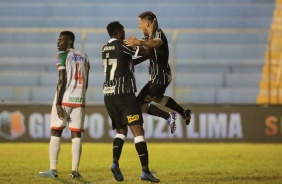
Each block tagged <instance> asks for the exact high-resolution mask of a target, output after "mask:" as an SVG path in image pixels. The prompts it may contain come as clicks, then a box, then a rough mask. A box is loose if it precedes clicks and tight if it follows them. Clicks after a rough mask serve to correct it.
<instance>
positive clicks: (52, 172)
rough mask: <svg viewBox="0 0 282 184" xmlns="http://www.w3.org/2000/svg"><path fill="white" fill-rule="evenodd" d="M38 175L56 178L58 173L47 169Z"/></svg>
mask: <svg viewBox="0 0 282 184" xmlns="http://www.w3.org/2000/svg"><path fill="white" fill-rule="evenodd" d="M38 175H39V176H42V177H46V178H58V173H57V171H56V170H47V171H44V172H39V173H38Z"/></svg>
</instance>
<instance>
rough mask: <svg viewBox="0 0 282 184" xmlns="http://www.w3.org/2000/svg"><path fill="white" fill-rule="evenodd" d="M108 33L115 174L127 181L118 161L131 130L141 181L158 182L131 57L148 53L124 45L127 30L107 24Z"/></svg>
mask: <svg viewBox="0 0 282 184" xmlns="http://www.w3.org/2000/svg"><path fill="white" fill-rule="evenodd" d="M107 31H108V34H109V36H110V40H109V41H108V43H106V44H105V45H104V46H103V48H102V59H103V65H104V74H105V80H104V86H103V91H104V102H105V106H106V109H107V111H108V114H109V116H110V118H111V120H112V129H113V130H114V129H115V130H116V132H117V134H116V136H115V138H114V140H113V163H112V165H111V171H112V174H113V176H114V178H115V180H117V181H124V177H123V175H122V173H121V171H120V168H119V158H120V155H121V152H122V148H123V144H124V139H125V137H126V136H127V132H128V127H129V128H130V130H131V132H132V134H133V136H134V143H135V148H136V151H137V153H138V155H139V159H140V162H141V166H142V172H141V180H148V181H152V182H159V181H160V180H159V179H157V178H155V177H154V176H153V175H152V173H151V172H150V170H149V158H148V150H147V143H146V141H145V138H144V129H143V117H142V112H141V109H140V105H139V103H138V101H137V99H136V96H135V92H136V83H135V78H134V73H133V67H134V65H133V63H132V57H133V56H137V55H147V54H148V52H149V51H148V49H146V48H143V47H128V46H125V45H124V43H123V40H124V37H125V31H124V27H123V26H122V25H121V24H120V23H119V22H118V21H114V22H111V23H109V24H108V26H107Z"/></svg>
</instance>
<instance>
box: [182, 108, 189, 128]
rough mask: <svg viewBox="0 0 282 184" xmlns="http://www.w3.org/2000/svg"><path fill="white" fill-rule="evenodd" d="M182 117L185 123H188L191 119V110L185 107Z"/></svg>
mask: <svg viewBox="0 0 282 184" xmlns="http://www.w3.org/2000/svg"><path fill="white" fill-rule="evenodd" d="M183 119H184V120H185V123H186V125H189V124H190V120H191V110H189V109H185V110H184V116H183Z"/></svg>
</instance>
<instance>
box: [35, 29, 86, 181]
mask: <svg viewBox="0 0 282 184" xmlns="http://www.w3.org/2000/svg"><path fill="white" fill-rule="evenodd" d="M74 41H75V35H74V33H72V32H70V31H63V32H61V33H60V35H59V38H58V42H57V47H58V50H59V51H60V53H59V54H58V56H57V61H56V66H57V68H58V73H59V74H58V81H57V91H56V95H55V99H54V102H53V106H52V111H51V122H50V127H51V138H50V145H49V157H50V169H49V170H47V171H45V172H39V176H44V177H49V178H57V177H58V173H57V164H58V156H59V152H60V143H61V136H62V132H63V130H64V128H65V127H66V124H67V123H68V128H69V130H70V131H71V137H72V172H71V175H70V176H71V177H72V178H73V179H76V178H80V177H81V175H80V174H79V173H78V167H79V162H80V156H81V151H82V146H81V136H82V135H81V134H82V132H83V131H84V118H85V97H86V90H87V87H88V74H89V69H90V64H89V60H88V56H87V55H86V54H85V53H83V52H81V51H79V50H75V49H74Z"/></svg>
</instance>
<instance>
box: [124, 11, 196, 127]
mask: <svg viewBox="0 0 282 184" xmlns="http://www.w3.org/2000/svg"><path fill="white" fill-rule="evenodd" d="M139 28H140V29H141V30H142V31H143V34H144V38H143V39H142V40H138V39H137V38H135V37H129V38H128V39H127V40H125V41H124V43H125V44H126V45H127V46H144V47H147V48H150V49H152V51H151V53H150V56H149V57H143V58H138V59H137V60H136V61H135V64H138V63H140V62H142V61H144V60H146V59H150V64H149V75H150V80H149V81H148V83H147V84H146V85H145V86H144V87H143V89H142V90H141V91H140V93H139V94H138V96H137V99H138V101H139V102H140V103H142V105H141V109H142V112H148V110H149V111H150V113H149V114H151V115H155V116H156V115H157V113H156V111H154V109H150V103H151V102H152V101H154V102H156V103H158V104H160V105H163V106H166V107H168V108H170V109H172V110H175V111H176V112H178V113H179V114H180V115H181V116H182V117H183V119H184V120H185V123H186V125H189V123H190V119H191V110H189V109H183V108H182V107H181V106H180V105H179V104H178V103H176V102H175V101H174V100H173V99H172V98H171V97H169V96H165V95H164V93H165V91H166V88H167V87H168V85H169V84H170V82H171V80H172V77H171V70H170V66H169V63H168V59H169V48H168V42H167V39H166V36H165V34H164V32H163V31H162V30H161V29H160V28H159V27H158V22H157V17H156V15H155V14H154V13H153V12H151V11H146V12H143V13H141V14H140V15H139Z"/></svg>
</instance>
